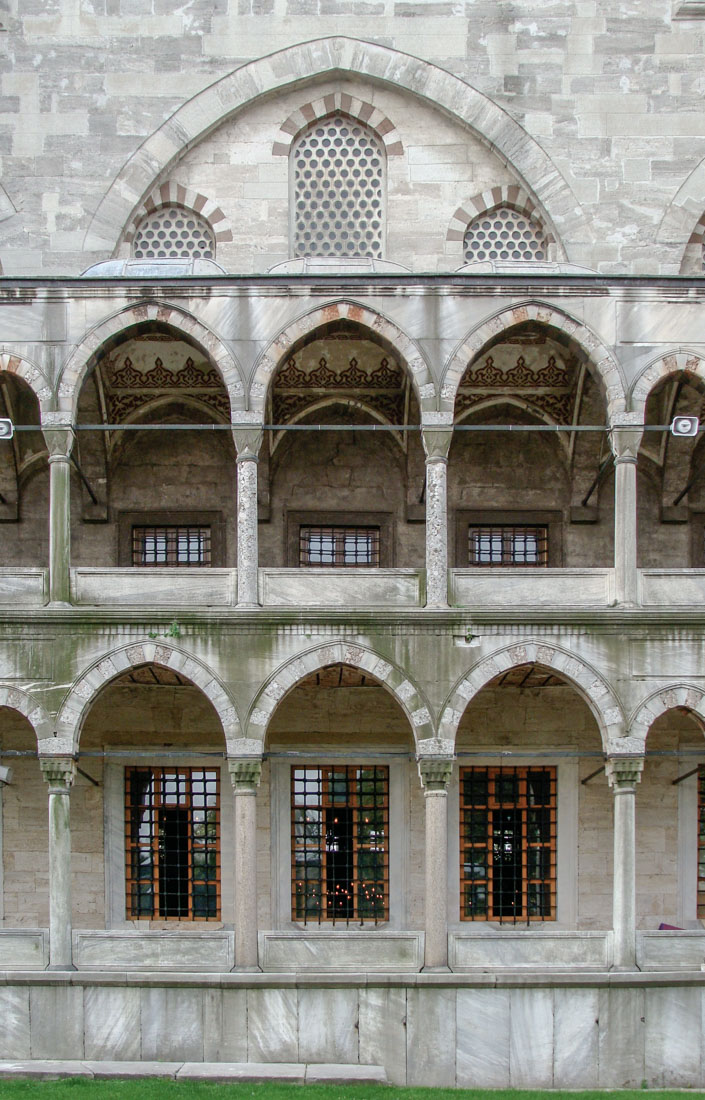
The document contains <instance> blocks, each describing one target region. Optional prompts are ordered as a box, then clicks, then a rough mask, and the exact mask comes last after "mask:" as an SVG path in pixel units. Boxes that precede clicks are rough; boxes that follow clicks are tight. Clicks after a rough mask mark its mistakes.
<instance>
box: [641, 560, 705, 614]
mask: <svg viewBox="0 0 705 1100" xmlns="http://www.w3.org/2000/svg"><path fill="white" fill-rule="evenodd" d="M703 602H705V569H640V570H639V603H641V604H643V605H644V606H645V607H655V606H662V607H663V606H666V607H669V606H672V607H702V605H703Z"/></svg>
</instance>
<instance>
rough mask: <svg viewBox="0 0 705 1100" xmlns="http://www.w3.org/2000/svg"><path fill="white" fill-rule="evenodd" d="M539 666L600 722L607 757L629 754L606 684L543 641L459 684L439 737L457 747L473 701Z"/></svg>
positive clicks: (501, 652)
mask: <svg viewBox="0 0 705 1100" xmlns="http://www.w3.org/2000/svg"><path fill="white" fill-rule="evenodd" d="M527 664H537V665H541V666H543V667H544V668H547V669H550V670H551V671H552V672H554V673H556V674H557V675H559V676H561V677H562V678H563V679H564V680H565V681H566V683H568V685H569V686H570V687H573V688H574V689H575V691H576V692H577V693H578V695H580V697H581V698H582V699H583V700H584V702H585V703H586V704H587V706H588V707H589V709H590V711H591V712H592V715H593V717H594V718H595V721H596V722H597V726H598V729H599V731H600V737H601V739H602V745H603V749H604V751H605V752H606V753H623V752H628V751H630V749H629V748H628V740H629V739H628V738H626V737H625V735H624V734H625V722H624V714H623V710H622V706H621V704H620V702H619V700H618V699H617V696H616V695H615V694H614V692H613V691H612V688H611V687H610V686H609V684H608V683H607V681H606V680H604V679H603V677H602V676H601V675H600V674H599V673H598V672H597V671H596V669H594V668H593V667H592V666H591V665H589V664H587V662H585V661H583V660H581V659H580V658H578V657H575V656H574V655H573V654H572V653H568V652H567V651H566V650H564V649H560V648H559V647H558V646H555V645H552V644H550V643H547V642H544V641H522V642H518V643H514V644H513V645H510V646H506V647H504V648H503V649H498V650H496V651H495V652H494V653H490V654H488V656H486V657H483V658H482V659H481V660H480V661H478V663H477V664H476V665H475V666H474V667H473V668H471V669H470V671H469V672H467V673H466V674H465V675H464V676H462V677H461V678H460V680H458V681H457V683H456V685H455V687H454V688H453V689H452V691H451V693H450V695H449V696H448V700H447V702H446V704H445V705H444V707H443V710H442V711H441V719H440V723H439V729H438V736H439V737H442V738H444V739H446V740H449V741H452V742H453V743H455V739H456V735H457V732H458V726H459V724H460V720H461V718H462V716H463V714H464V712H465V710H466V708H467V706H468V704H469V703H470V701H471V700H472V699H474V697H475V696H476V695H477V694H478V692H479V691H481V690H482V689H483V688H484V687H486V686H487V685H488V684H489V683H491V681H492V680H494V679H495V677H497V676H499V675H501V674H502V673H503V672H507V671H508V670H509V669H511V668H516V667H517V666H518V665H527Z"/></svg>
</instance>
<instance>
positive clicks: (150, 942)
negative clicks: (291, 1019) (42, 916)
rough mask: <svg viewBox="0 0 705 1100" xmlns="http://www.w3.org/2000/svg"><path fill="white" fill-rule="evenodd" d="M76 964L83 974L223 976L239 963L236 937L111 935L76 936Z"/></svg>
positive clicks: (180, 933) (211, 934)
mask: <svg viewBox="0 0 705 1100" xmlns="http://www.w3.org/2000/svg"><path fill="white" fill-rule="evenodd" d="M73 961H74V964H75V965H76V966H77V967H78V968H79V969H80V970H177V971H179V972H189V971H197V972H198V973H203V972H216V973H217V972H222V971H228V970H231V969H232V967H233V965H234V962H235V941H234V933H232V932H227V931H223V930H220V929H219V930H217V931H215V930H214V931H211V930H208V931H205V930H204V931H202V932H186V931H183V930H181V929H179V930H178V931H175V932H170V931H154V932H142V931H132V930H128V931H110V932H83V931H74V933H73Z"/></svg>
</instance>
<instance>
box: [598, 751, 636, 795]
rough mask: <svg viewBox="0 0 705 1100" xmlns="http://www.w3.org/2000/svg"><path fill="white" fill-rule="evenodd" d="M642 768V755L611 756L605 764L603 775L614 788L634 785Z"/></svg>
mask: <svg viewBox="0 0 705 1100" xmlns="http://www.w3.org/2000/svg"><path fill="white" fill-rule="evenodd" d="M643 770H644V757H643V756H626V757H621V758H619V757H612V758H611V759H609V760H608V761H607V763H606V765H605V775H606V776H607V779H608V782H609V785H610V787H612V788H613V789H614V790H618V789H623V788H625V787H635V786H636V784H637V783H638V782H639V781H640V779H641V773H642V771H643Z"/></svg>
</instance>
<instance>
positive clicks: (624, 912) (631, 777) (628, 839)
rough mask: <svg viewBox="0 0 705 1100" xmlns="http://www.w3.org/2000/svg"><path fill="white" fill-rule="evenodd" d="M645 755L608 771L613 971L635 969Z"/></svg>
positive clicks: (613, 762)
mask: <svg viewBox="0 0 705 1100" xmlns="http://www.w3.org/2000/svg"><path fill="white" fill-rule="evenodd" d="M643 767H644V758H643V756H635V757H634V756H633V757H612V758H610V759H609V760H608V761H607V765H606V767H605V772H606V775H607V779H608V781H609V784H610V786H611V787H612V793H613V795H614V869H613V888H612V926H613V942H614V958H613V961H612V967H613V969H614V970H636V835H635V828H634V822H635V803H636V785H637V783H638V782H639V780H640V778H641V772H642V769H643Z"/></svg>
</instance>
